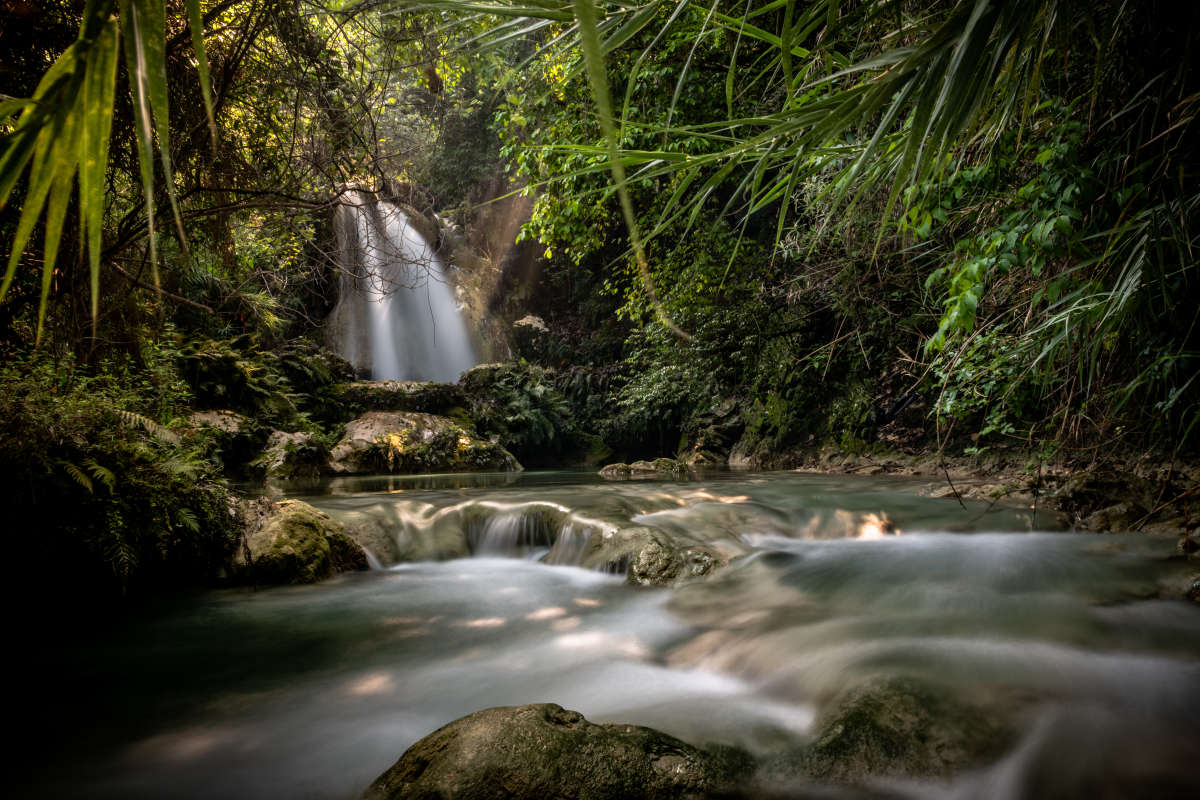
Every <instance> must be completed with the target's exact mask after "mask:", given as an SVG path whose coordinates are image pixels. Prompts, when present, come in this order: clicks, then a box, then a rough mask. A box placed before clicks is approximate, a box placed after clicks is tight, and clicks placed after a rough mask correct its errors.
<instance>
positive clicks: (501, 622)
mask: <svg viewBox="0 0 1200 800" xmlns="http://www.w3.org/2000/svg"><path fill="white" fill-rule="evenodd" d="M507 624H508V620H507V619H505V618H504V617H481V618H479V619H469V620H464V621H462V622H456V623H454V627H456V628H502V627H504V626H505V625H507Z"/></svg>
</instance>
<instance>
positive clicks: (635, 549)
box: [546, 525, 736, 586]
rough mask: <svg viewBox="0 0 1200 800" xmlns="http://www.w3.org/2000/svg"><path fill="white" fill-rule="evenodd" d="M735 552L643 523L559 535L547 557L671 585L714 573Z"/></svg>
mask: <svg viewBox="0 0 1200 800" xmlns="http://www.w3.org/2000/svg"><path fill="white" fill-rule="evenodd" d="M580 539H582V541H580ZM734 554H736V552H735V553H734ZM730 558H731V555H730V553H727V552H723V551H722V549H721V548H719V547H711V546H707V545H704V544H697V543H694V542H686V541H680V540H679V539H677V538H676V537H674V536H672V535H671V534H670V533H668V532H666V531H663V530H659V529H658V528H650V527H646V526H640V525H639V526H633V527H627V528H615V529H612V530H605V531H589V532H587V533H584V534H582V535H581V536H580V535H575V536H565V535H564V536H559V538H558V539H557V540H556V541H555V544H554V547H553V548H552V549H551V551H550V553H549V554H548V555H547V556H546V562H547V563H550V564H573V565H576V566H580V567H584V568H585V569H594V570H600V571H603V572H615V573H621V572H624V573H625V574H626V577H627V579H628V581H629V582H630V583H633V584H636V585H639V586H669V585H673V584H677V583H681V582H684V581H687V580H690V579H693V578H698V577H703V576H705V575H708V574H711V573H712V572H714V571H716V570H717V569H719V568H720V567H723V566H725V565H726V564H728V563H729V561H730Z"/></svg>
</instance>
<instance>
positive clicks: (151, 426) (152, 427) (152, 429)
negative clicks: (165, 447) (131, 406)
mask: <svg viewBox="0 0 1200 800" xmlns="http://www.w3.org/2000/svg"><path fill="white" fill-rule="evenodd" d="M117 414H118V415H119V416H120V417H121V421H122V422H124V423H125V424H126V425H129V426H132V427H136V428H141V429H142V430H144V431H145V432H146V433H148V434H150V435H151V436H153V437H154V438H155V439H157V440H158V441H160V442H162V443H164V444H179V434H177V433H175V431H173V430H171V429H170V428H168V427H166V426H165V425H160V424H158V423H157V422H155V421H154V420H152V419H150V418H149V417H147V416H143V415H142V414H139V413H137V412H136V411H126V410H125V409H117Z"/></svg>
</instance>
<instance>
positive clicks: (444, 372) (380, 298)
mask: <svg viewBox="0 0 1200 800" xmlns="http://www.w3.org/2000/svg"><path fill="white" fill-rule="evenodd" d="M346 199H347V202H346V203H344V204H343V205H341V206H340V207H339V208H338V210H337V211H336V213H335V218H334V228H335V232H336V237H337V249H338V253H337V263H338V265H339V268H340V269H341V278H340V286H339V295H338V303H337V306H336V307H335V308H334V310H333V313H332V314H330V316H329V326H328V331H329V334H328V335H329V340H330V345H331V346H332V347H333V348H334V349H335V350H336V351H337V352H338V353H339V354H340V355H341V356H342V357H343V358H345V359H346V360H347V361H349V362H350V363H351V364H353V365H354V368H355V369H356V370H358V371H360V372H366V373H369V374H370V376H371V378H372V379H373V380H420V381H444V382H451V381H455V380H458V376H459V375H460V374H461V373H462V372H464V371H465V370H468V369H470V368H471V367H473V366H475V364H476V363H477V359H476V356H475V352H474V348H473V347H472V345H471V340H470V337H469V335H468V333H467V327H466V324H465V323H464V321H463V318H462V314H461V313H460V311H459V308H458V305H457V303H456V302H455V300H454V291H453V289H452V288H451V286H450V284H449V283H448V282H447V279H446V273H445V265H444V264H443V263H442V261H441V259H440V258H438V256H437V255H436V254H435V253H434V249H433V247H432V246H431V245H430V244H429V242H427V241H426V240H425V239H424V238H423V237H422V236H421V234H420V233H418V232H417V230H416V229H415V228H414V227H413V225H412V222H411V220H410V219H409V218H408V215H407V214H405V212H404V211H403V210H401V208H400V207H399V206H397V205H396V204H395V203H391V202H388V201H386V200H380V199H378V198H376V197H375V196H374V195H372V194H369V193H368V192H365V191H352V192H349V193H348V194H347V196H346Z"/></svg>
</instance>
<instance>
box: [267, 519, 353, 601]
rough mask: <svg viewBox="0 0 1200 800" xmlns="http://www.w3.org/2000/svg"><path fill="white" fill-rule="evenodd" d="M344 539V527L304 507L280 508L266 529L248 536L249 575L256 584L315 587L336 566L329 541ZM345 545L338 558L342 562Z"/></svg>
mask: <svg viewBox="0 0 1200 800" xmlns="http://www.w3.org/2000/svg"><path fill="white" fill-rule="evenodd" d="M333 536H341V537H345V533H344V527H343V526H342V524H341V523H339V522H334V521H333V520H332V519H331V518H330V517H329V516H328V515H327V514H325V513H323V512H321V511H318V510H317V509H315V508H313V507H312V506H310V505H308V504H307V503H303V502H300V501H298V500H289V501H286V502H284V503H281V504H279V506H278V508H277V510H276V513H275V514H274V515H273V516H271V517H270V518H269V519H268V520H267V522H266V524H265V525H263V526H262V527H261V528H260V529H259V530H257V531H255V532H254V533H253V534H251V536H250V538H249V541H248V547H249V549H250V552H251V554H252V555H251V558H252V561H251V570H250V572H251V575H252V577H253V579H254V581H255V582H257V583H267V584H274V583H314V582H316V581H319V580H323V579H325V578H328V577H329V576H330V575H332V574H333V573H334V571H335V570H336V568H337V564H335V562H334V558H333V557H332V548H331V547H330V541H329V537H333ZM344 550H345V548H344V543H343V542H339V556H340V557H343V558H344V552H343V551H344Z"/></svg>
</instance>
